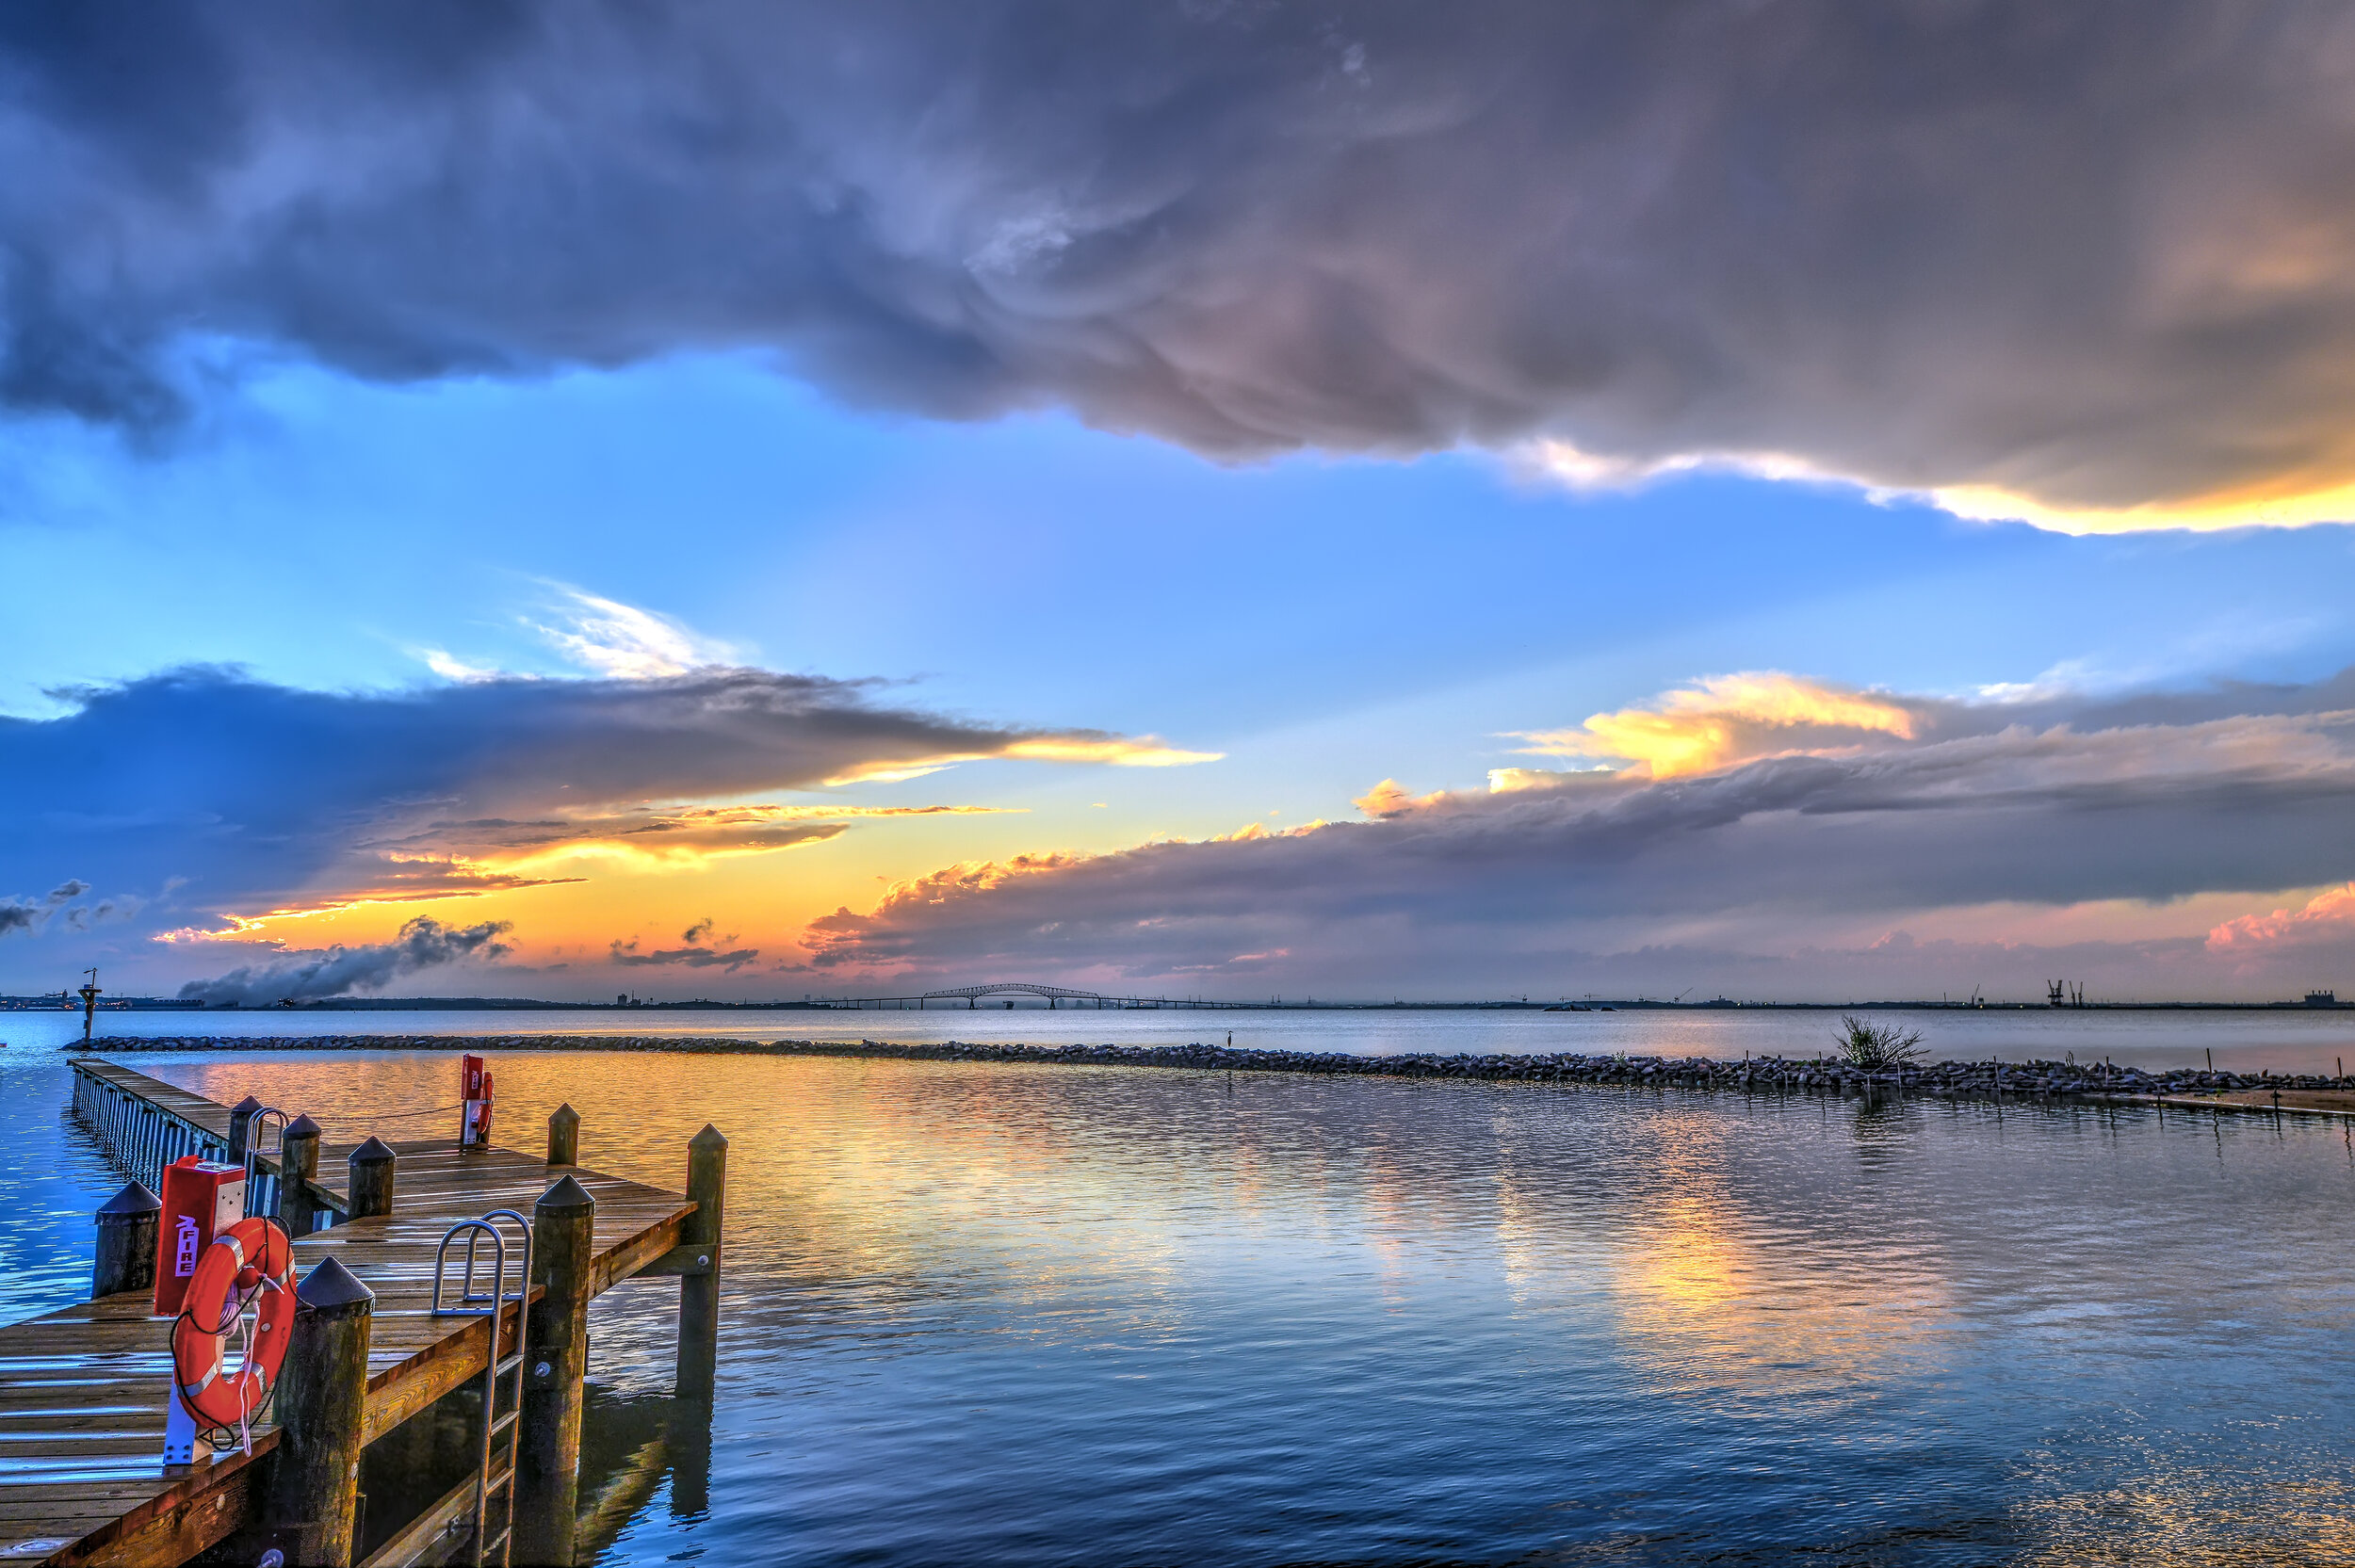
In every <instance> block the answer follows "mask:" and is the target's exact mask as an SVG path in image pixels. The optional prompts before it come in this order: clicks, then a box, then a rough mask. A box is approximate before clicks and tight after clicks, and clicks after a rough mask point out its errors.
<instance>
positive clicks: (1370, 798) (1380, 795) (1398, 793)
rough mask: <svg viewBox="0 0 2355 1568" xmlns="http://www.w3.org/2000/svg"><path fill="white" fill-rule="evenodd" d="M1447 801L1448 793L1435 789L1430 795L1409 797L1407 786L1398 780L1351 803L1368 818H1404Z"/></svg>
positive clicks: (1385, 782)
mask: <svg viewBox="0 0 2355 1568" xmlns="http://www.w3.org/2000/svg"><path fill="white" fill-rule="evenodd" d="M1445 799H1447V791H1446V790H1444V789H1435V790H1433V791H1432V792H1431V793H1430V794H1428V795H1409V794H1408V793H1407V792H1406V786H1405V784H1400V783H1399V782H1398V781H1397V780H1396V779H1385V780H1383V781H1382V782H1381V783H1380V784H1375V785H1374V786H1373V787H1372V789H1369V790H1367V791H1366V792H1365V793H1364V794H1363V795H1360V796H1358V797H1357V798H1356V800H1352V801H1350V802H1349V803H1350V804H1351V805H1353V806H1356V808H1357V809H1358V810H1359V811H1362V812H1364V813H1365V814H1366V815H1367V816H1373V817H1383V816H1405V814H1406V813H1408V812H1410V811H1418V810H1421V808H1422V807H1424V806H1428V805H1436V804H1437V803H1438V802H1439V801H1441V800H1445Z"/></svg>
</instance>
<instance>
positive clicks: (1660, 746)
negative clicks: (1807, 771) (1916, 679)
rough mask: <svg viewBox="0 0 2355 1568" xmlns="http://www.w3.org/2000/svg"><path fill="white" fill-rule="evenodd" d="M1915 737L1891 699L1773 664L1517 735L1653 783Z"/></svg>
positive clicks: (1906, 711) (1540, 748)
mask: <svg viewBox="0 0 2355 1568" xmlns="http://www.w3.org/2000/svg"><path fill="white" fill-rule="evenodd" d="M1914 733H1915V715H1914V713H1913V711H1912V710H1911V709H1910V708H1908V707H1906V706H1904V705H1902V704H1900V703H1897V702H1896V701H1894V700H1892V699H1889V698H1886V697H1881V696H1878V695H1876V694H1874V693H1871V692H1864V691H1855V690H1850V689H1847V688H1844V687H1833V686H1826V685H1822V684H1820V683H1817V682H1814V681H1807V680H1801V679H1800V678H1798V677H1797V676H1795V675H1787V674H1784V673H1783V672H1781V671H1775V670H1765V671H1743V672H1741V673H1737V674H1731V675H1712V676H1708V677H1706V678H1704V679H1702V680H1699V681H1697V682H1695V683H1694V684H1693V685H1692V686H1689V687H1683V688H1681V689H1679V690H1675V691H1670V692H1667V693H1665V694H1664V695H1662V696H1660V697H1658V698H1656V699H1654V700H1653V701H1652V702H1651V703H1649V704H1648V705H1646V706H1643V707H1632V708H1621V709H1619V710H1618V711H1617V712H1616V713H1598V714H1596V715H1594V716H1593V717H1591V718H1589V719H1587V720H1586V721H1585V723H1584V724H1583V725H1581V726H1580V727H1579V728H1577V729H1575V730H1529V731H1517V732H1515V734H1516V736H1517V738H1519V739H1523V740H1527V741H1531V742H1533V744H1531V745H1529V746H1526V747H1524V748H1522V750H1523V751H1525V752H1530V753H1531V754H1534V755H1538V756H1555V757H1594V758H1618V759H1624V760H1625V761H1627V762H1629V763H1631V764H1632V765H1633V766H1635V767H1637V768H1643V769H1644V770H1645V771H1646V772H1648V773H1649V775H1650V776H1651V777H1653V778H1656V779H1666V778H1675V777H1677V776H1679V775H1681V774H1687V773H1707V772H1712V771H1713V770H1715V769H1717V768H1723V767H1726V766H1728V765H1729V764H1731V763H1735V762H1744V761H1747V760H1749V759H1751V758H1754V757H1761V756H1774V755H1778V754H1780V753H1784V752H1805V751H1823V750H1832V749H1840V750H1845V749H1848V748H1851V747H1853V746H1855V745H1857V744H1858V743H1859V742H1860V741H1862V740H1864V739H1867V738H1869V737H1870V736H1876V735H1884V736H1894V737H1896V738H1898V739H1901V740H1910V739H1912V738H1913V737H1914ZM1505 771H1508V772H1512V773H1517V774H1518V773H1519V772H1522V771H1525V770H1520V769H1508V770H1505ZM1529 782H1530V781H1528V780H1526V779H1519V778H1516V779H1515V780H1514V781H1513V784H1519V785H1521V786H1524V787H1525V786H1526V785H1527V784H1528V783H1529ZM1513 784H1508V785H1507V787H1508V788H1509V787H1513Z"/></svg>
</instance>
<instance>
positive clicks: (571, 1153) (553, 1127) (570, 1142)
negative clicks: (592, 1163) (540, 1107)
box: [548, 1105, 580, 1165]
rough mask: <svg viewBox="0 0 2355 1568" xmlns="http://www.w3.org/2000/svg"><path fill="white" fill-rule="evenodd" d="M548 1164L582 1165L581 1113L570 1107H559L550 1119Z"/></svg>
mask: <svg viewBox="0 0 2355 1568" xmlns="http://www.w3.org/2000/svg"><path fill="white" fill-rule="evenodd" d="M548 1163H549V1164H550V1165H578V1164H579V1163H580V1112H578V1111H577V1110H575V1109H574V1108H573V1107H571V1106H569V1105H562V1106H559V1107H556V1111H555V1114H553V1115H551V1116H550V1117H549V1118H548Z"/></svg>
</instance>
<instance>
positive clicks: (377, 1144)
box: [350, 1135, 394, 1165]
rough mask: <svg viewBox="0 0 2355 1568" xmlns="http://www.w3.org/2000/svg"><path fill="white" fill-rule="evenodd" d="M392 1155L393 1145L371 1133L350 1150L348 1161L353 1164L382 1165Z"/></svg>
mask: <svg viewBox="0 0 2355 1568" xmlns="http://www.w3.org/2000/svg"><path fill="white" fill-rule="evenodd" d="M393 1157H394V1156H393V1146H392V1145H391V1144H389V1143H387V1142H385V1141H384V1140H382V1139H381V1138H377V1137H375V1136H373V1135H371V1136H370V1137H369V1139H368V1140H367V1141H366V1142H365V1143H363V1144H361V1145H360V1146H359V1147H358V1148H357V1149H354V1150H352V1151H351V1160H350V1163H352V1164H354V1165H383V1164H386V1163H388V1162H390V1161H391V1160H392V1158H393Z"/></svg>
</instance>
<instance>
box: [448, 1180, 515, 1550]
mask: <svg viewBox="0 0 2355 1568" xmlns="http://www.w3.org/2000/svg"><path fill="white" fill-rule="evenodd" d="M502 1221H504V1223H502ZM507 1224H512V1225H513V1226H514V1227H515V1229H516V1231H517V1232H518V1233H520V1237H521V1240H522V1246H521V1248H520V1249H519V1250H518V1252H517V1253H516V1262H517V1264H518V1266H519V1267H518V1270H517V1275H516V1288H515V1290H514V1292H513V1293H512V1295H511V1294H510V1293H509V1291H508V1288H507V1278H508V1276H507V1259H508V1256H509V1253H508V1238H507V1230H506V1226H507ZM461 1232H463V1233H464V1234H465V1237H466V1261H465V1272H464V1274H463V1276H462V1278H461V1281H460V1284H459V1287H458V1296H457V1299H456V1301H455V1302H454V1303H453V1304H451V1305H448V1306H445V1305H443V1304H442V1296H443V1291H444V1289H445V1287H446V1286H447V1284H448V1271H449V1252H450V1248H451V1247H452V1246H454V1245H455V1244H456V1243H457V1240H458V1237H459V1235H460V1233H461ZM486 1236H487V1237H490V1239H491V1281H490V1285H491V1288H490V1291H489V1293H488V1294H487V1295H486V1294H484V1293H482V1292H479V1291H478V1290H476V1289H475V1287H474V1284H475V1266H476V1258H477V1255H478V1249H479V1248H480V1246H481V1244H482V1239H483V1237H486ZM478 1303H480V1304H478ZM510 1303H512V1304H513V1306H514V1308H515V1332H514V1337H513V1339H512V1342H511V1343H512V1349H511V1350H510V1351H509V1353H508V1354H507V1355H506V1356H505V1357H502V1356H501V1355H500V1354H499V1330H500V1328H501V1326H502V1322H503V1319H504V1318H505V1317H506V1316H507V1308H508V1306H509V1305H510ZM530 1311H531V1221H530V1220H527V1219H526V1218H524V1216H522V1215H521V1214H518V1213H516V1212H515V1211H514V1210H513V1209H512V1208H495V1209H492V1210H491V1211H490V1212H489V1213H487V1214H485V1215H483V1216H482V1218H480V1219H479V1220H459V1221H458V1222H457V1223H456V1224H454V1225H452V1226H450V1228H449V1229H448V1230H447V1231H445V1232H443V1233H442V1243H441V1245H440V1246H439V1247H438V1248H436V1249H435V1250H434V1253H433V1305H432V1312H433V1315H434V1316H436V1317H441V1316H447V1315H456V1314H464V1315H466V1316H469V1317H488V1318H489V1319H490V1320H491V1323H490V1329H491V1342H490V1348H489V1351H488V1353H487V1355H486V1356H485V1357H484V1359H483V1366H482V1438H481V1443H480V1447H479V1452H478V1454H477V1459H478V1461H479V1463H477V1465H476V1468H475V1483H474V1545H473V1548H472V1557H471V1560H472V1562H473V1564H474V1568H483V1564H484V1563H486V1562H488V1561H490V1560H492V1559H491V1553H492V1550H493V1548H494V1545H495V1547H496V1550H497V1554H498V1556H497V1561H498V1562H499V1563H500V1565H501V1568H506V1564H507V1563H508V1561H509V1559H510V1558H511V1557H512V1554H513V1551H514V1540H515V1464H516V1462H517V1460H518V1459H519V1458H520V1457H521V1456H520V1450H519V1445H520V1443H521V1441H522V1438H523V1408H524V1363H525V1361H526V1360H527V1359H528V1358H527V1356H526V1354H525V1350H526V1341H527V1340H528V1337H529V1334H530ZM502 1363H504V1364H505V1366H506V1367H507V1368H508V1369H509V1370H510V1371H512V1381H511V1382H510V1387H511V1389H512V1396H513V1408H512V1409H511V1410H510V1411H509V1412H508V1413H507V1414H505V1415H501V1414H499V1408H498V1404H499V1401H498V1391H499V1373H500V1370H501V1366H502ZM502 1424H503V1425H504V1426H505V1427H506V1429H507V1468H506V1470H505V1471H504V1472H503V1473H501V1474H500V1475H498V1476H493V1475H492V1474H491V1452H492V1440H493V1439H494V1438H495V1436H496V1435H497V1433H498V1430H499V1428H500V1426H501V1425H502ZM501 1489H504V1490H505V1491H506V1493H507V1524H506V1526H505V1528H502V1529H500V1530H499V1532H498V1533H497V1535H496V1536H495V1537H493V1536H492V1534H491V1531H490V1524H491V1518H490V1515H491V1494H492V1493H494V1492H496V1491H499V1490H501Z"/></svg>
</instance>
